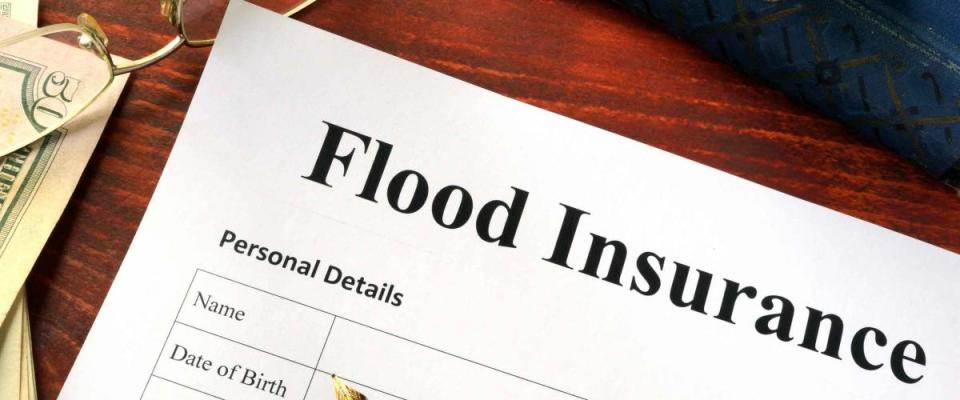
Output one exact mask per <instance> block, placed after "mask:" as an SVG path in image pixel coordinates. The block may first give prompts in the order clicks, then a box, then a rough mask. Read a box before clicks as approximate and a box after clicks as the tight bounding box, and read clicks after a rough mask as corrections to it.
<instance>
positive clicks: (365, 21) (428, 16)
mask: <svg viewBox="0 0 960 400" xmlns="http://www.w3.org/2000/svg"><path fill="white" fill-rule="evenodd" d="M40 7H41V10H40V11H41V13H40V15H41V21H40V22H41V24H51V23H57V22H67V21H72V20H73V19H74V18H75V16H76V15H77V14H78V13H80V12H88V13H90V14H93V15H95V16H96V17H97V18H98V20H99V21H100V23H101V25H103V28H104V30H105V31H106V32H107V33H108V35H109V36H110V38H111V41H112V42H111V43H112V44H111V49H112V51H113V52H114V53H116V54H120V55H123V56H126V57H137V56H141V55H144V54H147V53H149V52H151V51H152V50H154V49H156V48H158V47H159V46H161V45H162V44H163V43H165V42H166V41H167V40H169V38H170V37H171V36H172V35H173V30H172V28H170V27H169V26H167V25H166V23H165V21H164V20H163V18H162V17H160V15H159V7H158V5H157V2H156V1H137V2H131V1H120V0H113V1H94V0H42V1H41V4H40ZM298 19H300V20H301V21H305V22H307V23H309V24H311V25H314V26H317V27H320V28H323V29H327V30H330V31H332V32H335V33H338V34H340V35H343V36H345V37H347V38H350V39H353V40H356V41H359V42H361V43H364V44H367V45H369V46H372V47H375V48H378V49H381V50H384V51H386V52H389V53H391V54H395V55H397V56H399V57H402V58H405V59H407V60H411V61H413V62H416V63H419V64H422V65H425V66H428V67H430V68H433V69H436V70H439V71H442V72H444V73H447V74H449V75H452V76H454V77H457V78H460V79H463V80H465V81H467V82H471V83H474V84H477V85H479V86H482V87H485V88H488V89H491V90H493V91H496V92H499V93H502V94H504V95H507V96H510V97H513V98H516V99H519V100H521V101H524V102H527V103H530V104H533V105H536V106H539V107H542V108H545V109H548V110H551V111H554V112H557V113H560V114H564V115H567V116H570V117H573V118H575V119H578V120H581V121H585V122H587V123H589V124H592V125H596V126H599V127H602V128H605V129H608V130H611V131H613V132H617V133H619V134H622V135H624V136H628V137H631V138H634V139H636V140H639V141H642V142H644V143H648V144H650V145H653V146H656V147H659V148H662V149H665V150H668V151H670V152H673V153H676V154H679V155H681V156H684V157H687V158H690V159H693V160H696V161H698V162H701V163H703V164H706V165H709V166H712V167H715V168H718V169H721V170H724V171H727V172H729V173H732V174H735V175H738V176H741V177H744V178H746V179H749V180H752V181H755V182H759V183H761V184H763V185H766V186H769V187H772V188H774V189H777V190H780V191H783V192H786V193H789V194H792V195H794V196H797V197H800V198H802V199H805V200H809V201H811V202H814V203H817V204H820V205H823V206H826V207H829V208H832V209H835V210H838V211H840V212H843V213H846V214H849V215H853V216H855V217H858V218H861V219H864V220H867V221H870V222H873V223H875V224H878V225H881V226H884V227H887V228H890V229H893V230H896V231H899V232H902V233H904V234H906V235H909V236H912V237H915V238H918V239H920V240H924V241H927V242H930V243H933V244H935V245H938V246H942V247H945V248H947V249H950V250H953V251H960V199H958V197H957V195H956V193H954V192H952V191H951V190H949V189H948V188H946V187H945V186H943V185H941V184H940V183H938V182H936V181H934V180H933V179H931V178H929V177H927V176H925V175H924V174H923V172H922V171H920V170H919V169H918V168H916V167H914V166H912V165H911V164H909V163H907V162H905V161H903V160H902V159H900V158H898V157H897V156H895V155H893V154H892V153H889V152H887V151H885V150H882V149H879V148H876V147H872V146H870V145H866V144H863V143H861V142H859V141H858V140H857V139H855V138H854V136H853V135H852V133H851V132H850V131H848V130H847V129H845V128H844V127H842V126H841V125H839V124H838V123H836V122H834V121H831V120H829V119H826V118H824V117H821V116H818V115H817V114H816V113H815V112H813V111H812V110H810V109H809V108H807V107H804V106H801V105H798V104H796V103H793V102H791V101H789V100H788V99H786V98H785V97H784V96H782V95H780V94H779V93H777V92H776V91H774V90H771V89H768V88H766V87H764V86H763V85H761V84H758V83H755V82H753V81H752V80H750V79H749V78H747V77H745V76H744V75H742V74H740V73H738V72H736V71H735V70H733V69H732V68H730V67H728V66H726V65H724V64H721V63H719V62H717V61H714V60H712V59H710V58H709V57H708V56H707V55H706V54H705V53H704V52H702V51H700V50H698V49H696V48H694V47H693V46H691V45H688V44H686V43H684V42H682V41H680V40H677V39H675V38H673V37H671V36H669V35H667V34H665V33H663V32H661V31H660V30H658V29H657V28H656V27H655V26H651V25H649V24H646V23H644V22H643V21H639V20H637V19H636V18H635V17H634V16H632V15H631V14H629V13H627V12H624V11H623V10H621V9H619V8H617V7H615V6H613V5H610V4H608V3H607V2H605V1H603V0H597V1H574V0H555V1H547V0H540V1H530V0H472V1H452V0H447V1H437V0H431V1H426V0H423V1H350V0H320V1H319V2H318V4H317V5H315V6H313V7H312V8H310V9H308V10H307V11H306V12H305V13H304V14H303V15H302V16H300V17H298ZM207 54H208V52H207V51H206V50H197V49H183V50H181V51H179V52H177V53H176V54H175V55H174V56H172V57H171V58H170V59H168V60H165V61H163V62H161V63H160V64H158V65H156V66H154V67H151V68H149V69H146V70H143V71H139V72H137V73H135V74H134V76H133V77H132V79H131V80H130V82H129V84H128V86H127V88H126V92H125V95H124V96H123V98H121V100H120V103H119V105H118V106H117V109H116V111H115V112H114V114H113V117H112V119H111V121H110V123H109V124H108V126H107V128H106V131H105V132H104V136H103V139H102V140H101V142H100V145H99V147H98V148H97V150H96V153H95V154H94V156H93V159H92V161H91V162H90V165H89V166H88V167H87V170H86V172H85V174H84V176H83V178H82V180H81V182H80V185H79V187H78V188H77V191H76V194H75V195H74V196H73V199H72V200H71V202H70V204H69V206H68V207H67V210H66V213H65V214H64V216H63V218H62V220H61V221H60V223H59V225H58V226H57V228H56V230H55V231H54V233H53V236H52V237H51V238H50V240H49V243H48V244H47V246H46V248H45V249H44V251H43V254H42V255H41V256H40V259H39V261H38V263H37V266H36V268H35V269H34V272H33V274H32V275H31V276H30V279H29V282H28V285H29V300H30V305H31V307H32V310H31V311H32V319H33V320H32V322H33V340H34V345H35V348H34V351H35V356H36V360H37V381H38V384H39V388H40V398H41V399H53V398H56V396H57V394H58V393H59V391H60V388H61V386H62V384H63V381H64V379H65V378H66V375H67V373H68V372H69V370H70V367H71V365H72V364H73V361H74V359H75V358H76V356H77V352H78V351H79V350H80V346H81V345H82V343H83V340H84V338H85V337H86V335H87V332H88V331H89V329H90V326H91V324H92V323H93V320H94V317H95V316H96V314H97V310H98V309H99V307H100V305H101V304H102V302H103V300H104V297H105V295H106V293H107V290H108V288H109V287H110V283H111V281H112V280H113V277H114V275H115V274H116V272H117V269H118V267H119V266H120V263H121V261H122V259H123V256H124V253H125V252H126V250H127V247H128V246H129V245H130V241H131V240H132V238H133V235H134V232H135V231H136V229H137V226H138V224H139V222H140V219H141V217H142V216H143V213H144V210H145V209H146V207H147V203H148V202H149V200H150V196H151V194H152V193H153V189H154V185H155V184H156V183H157V180H158V178H159V177H160V173H161V170H162V169H163V166H164V163H165V161H166V159H167V155H168V154H169V152H170V149H171V147H172V145H173V143H174V140H175V139H176V136H177V131H178V130H179V128H180V124H181V122H182V121H183V117H184V115H185V113H186V111H187V106H188V105H189V103H190V100H191V98H192V96H193V92H194V88H195V87H196V84H197V80H198V79H199V76H200V73H201V71H202V69H203V64H204V62H205V60H206V58H207ZM704 199H705V201H709V193H705V194H704ZM904 268H911V266H908V265H905V266H904ZM143 295H144V296H149V295H151V294H150V293H144V294H143Z"/></svg>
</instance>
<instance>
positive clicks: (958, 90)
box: [614, 0, 960, 187]
mask: <svg viewBox="0 0 960 400" xmlns="http://www.w3.org/2000/svg"><path fill="white" fill-rule="evenodd" d="M614 1H617V2H618V3H621V4H623V5H625V6H627V7H628V8H630V9H632V10H633V11H635V12H637V13H638V14H640V15H643V16H644V17H646V18H648V19H651V20H654V21H656V22H658V23H660V24H661V25H663V26H664V27H666V28H667V29H669V30H670V31H672V32H674V33H676V34H678V35H680V36H682V37H684V38H686V39H689V40H691V41H693V42H696V43H697V44H698V45H700V46H701V47H703V48H705V49H707V50H708V51H709V52H711V53H712V54H714V55H715V56H716V57H719V58H720V59H723V60H725V61H727V62H729V63H731V64H734V65H736V66H737V67H739V68H740V69H742V70H744V71H746V72H747V73H750V74H752V75H754V76H756V77H759V78H761V79H763V80H765V81H767V82H769V83H770V84H772V85H773V86H775V87H777V88H779V89H780V90H782V91H784V92H786V93H787V94H789V95H790V96H792V97H794V98H796V99H798V100H801V101H803V102H806V103H809V104H812V105H813V106H815V107H817V108H818V109H819V110H820V111H821V112H823V113H824V114H827V115H830V116H833V117H836V118H838V119H840V120H842V121H843V122H845V123H846V124H847V125H849V126H851V127H853V128H854V129H855V130H856V131H857V132H859V133H860V135H861V136H863V137H864V138H866V139H868V140H870V141H874V142H878V143H880V144H882V145H883V146H886V147H888V148H890V149H892V150H893V151H896V152H897V153H899V154H901V155H902V156H904V157H907V158H909V159H910V160H911V161H913V162H914V163H916V164H918V165H920V166H921V167H923V168H924V169H925V170H927V171H928V172H929V173H930V174H931V175H933V176H935V177H937V178H939V179H942V180H944V181H946V182H947V184H949V185H951V186H954V187H960V0H912V1H907V0H882V1H880V0H877V1H866V0H614Z"/></svg>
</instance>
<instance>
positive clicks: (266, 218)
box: [60, 1, 960, 400]
mask: <svg viewBox="0 0 960 400" xmlns="http://www.w3.org/2000/svg"><path fill="white" fill-rule="evenodd" d="M251 27H256V29H251ZM958 284H960V256H958V255H957V254H954V253H951V252H948V251H945V250H943V249H939V248H937V247H934V246H931V245H929V244H927V243H923V242H920V241H917V240H914V239H911V238H908V237H905V236H903V235H900V234H897V233H895V232H892V231H890V230H887V229H884V228H880V227H877V226H875V225H871V224H869V223H866V222H863V221H860V220H857V219H854V218H851V217H849V216H846V215H843V214H840V213H837V212H834V211H831V210H828V209H825V208H823V207H820V206H817V205H814V204H811V203H808V202H806V201H803V200H799V199H796V198H793V197H790V196H788V195H785V194H782V193H779V192H776V191H774V190H770V189H768V188H764V187H762V186H759V185H756V184H754V183H751V182H748V181H745V180H742V179H739V178H737V177H734V176H731V175H729V174H726V173H723V172H720V171H717V170H714V169H711V168H708V167H705V166H703V165H700V164H697V163H695V162H692V161H689V160H686V159H683V158H681V157H678V156H675V155H672V154H669V153H666V152H663V151H661V150H657V149H655V148H652V147H649V146H646V145H644V144H641V143H637V142H635V141H632V140H630V139H627V138H624V137H621V136H618V135H616V134H613V133H609V132H605V131H603V130H601V129H598V128H594V127H591V126H589V125H586V124H583V123H580V122H577V121H574V120H571V119H569V118H566V117H563V116H559V115H556V114H553V113H550V112H547V111H544V110H540V109H537V108H535V107H533V106H530V105H527V104H523V103H520V102H518V101H514V100H511V99H508V98H506V97H503V96H501V95H498V94H496V93H492V92H490V91H487V90H484V89H481V88H478V87H475V86H472V85H470V84H467V83H464V82H461V81H458V80H456V79H453V78H450V77H448V76H445V75H443V74H440V73H437V72H434V71H431V70H429V69H427V68H424V67H421V66H418V65H415V64H412V63H409V62H406V61H403V60H400V59H398V58H396V57H393V56H391V55H388V54H385V53H382V52H379V51H377V50H373V49H371V48H368V47H366V46H363V45H360V44H357V43H354V42H351V41H349V40H346V39H344V38H341V37H338V36H336V35H333V34H331V33H328V32H324V31H322V30H319V29H315V28H313V27H310V26H308V25H305V24H302V23H300V22H297V21H293V20H289V19H285V18H283V17H281V16H279V15H276V14H273V13H270V12H268V11H265V10H262V9H260V8H257V7H255V6H252V5H249V4H247V3H243V2H237V1H235V2H233V3H232V4H231V6H230V8H229V11H228V14H227V16H226V18H225V20H224V23H223V26H222V28H221V31H220V34H219V37H218V39H217V44H216V46H215V47H214V49H213V52H212V54H211V57H210V60H209V63H208V65H207V67H206V70H205V71H204V74H203V78H202V80H201V82H200V84H199V87H198V88H197V92H196V95H195V96H194V99H193V104H192V105H191V106H190V111H189V113H188V115H187V117H186V120H185V121H184V124H183V128H182V130H181V132H180V135H179V137H178V138H177V143H176V145H175V147H174V149H173V151H172V154H171V156H170V159H169V161H168V163H167V165H166V168H165V170H164V172H163V176H162V178H161V179H160V183H159V185H158V187H157V190H156V192H155V194H154V196H153V199H152V201H151V204H150V206H149V208H148V210H147V212H146V215H145V216H144V219H143V221H142V223H141V225H140V229H139V231H138V232H137V235H136V237H135V239H134V241H133V243H132V245H131V246H130V249H129V252H128V254H127V257H126V259H125V260H124V262H123V265H122V266H121V268H120V271H119V273H118V274H117V277H116V281H115V283H114V284H113V287H112V288H111V290H110V293H109V295H108V296H107V299H106V301H105V303H104V304H103V307H102V309H101V311H100V314H99V316H98V317H97V320H96V323H95V324H94V326H93V328H92V330H91V332H90V334H89V336H88V337H87V339H86V343H85V344H84V346H83V350H82V351H81V353H80V355H79V357H78V359H77V361H76V364H75V365H74V368H73V371H72V372H71V374H70V377H69V379H68V380H67V382H66V384H65V386H64V388H63V391H62V393H61V395H60V398H62V399H137V398H141V399H217V398H221V399H333V398H334V392H333V384H332V380H331V378H330V376H331V375H332V374H336V375H337V376H338V377H340V378H342V379H343V380H344V381H345V382H347V383H348V384H350V385H351V386H353V387H354V388H356V389H357V390H359V391H361V392H363V394H364V395H366V396H367V398H368V399H506V398H509V399H558V400H561V399H690V400H694V399H696V400H701V399H925V400H933V399H953V398H956V397H957V394H958V393H960V378H958V377H960V340H958V339H957V338H958V334H960V318H958V317H957V315H958V313H957V311H956V307H957V305H958V304H960V292H958V287H960V286H958Z"/></svg>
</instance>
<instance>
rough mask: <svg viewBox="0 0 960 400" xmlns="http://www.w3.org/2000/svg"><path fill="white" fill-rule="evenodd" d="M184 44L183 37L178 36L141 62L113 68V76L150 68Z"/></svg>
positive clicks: (134, 61)
mask: <svg viewBox="0 0 960 400" xmlns="http://www.w3.org/2000/svg"><path fill="white" fill-rule="evenodd" d="M184 42H185V40H183V37H182V36H177V37H175V38H173V40H171V41H170V42H169V43H167V44H166V45H164V46H163V47H161V48H160V50H157V51H155V52H153V54H150V55H148V56H146V57H143V58H141V59H139V60H133V61H130V62H127V63H123V64H121V65H118V66H115V67H114V68H113V74H114V75H122V74H127V73H130V72H133V71H136V70H138V69H143V68H146V67H149V66H151V65H153V64H154V63H156V62H157V61H160V60H162V59H164V58H166V57H167V56H169V55H170V54H171V53H173V52H174V51H176V50H177V49H179V48H180V46H183V44H184Z"/></svg>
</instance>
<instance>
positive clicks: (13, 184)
mask: <svg viewBox="0 0 960 400" xmlns="http://www.w3.org/2000/svg"><path fill="white" fill-rule="evenodd" d="M26 2H29V0H28V1H26ZM3 3H4V2H3V1H2V0H0V5H2V4H3ZM19 3H20V0H18V1H17V4H19ZM29 28H30V27H29V26H27V25H23V24H21V23H18V22H16V21H13V20H11V19H9V18H0V37H9V36H12V35H14V34H16V33H20V32H23V31H25V30H27V29H29ZM65 49H67V48H66V46H64V45H62V44H60V43H57V42H54V41H45V40H37V41H34V42H33V43H31V46H29V48H26V49H23V48H21V49H20V50H18V51H17V54H15V55H14V54H10V53H9V52H7V53H5V52H4V49H0V97H2V99H3V101H0V140H3V136H4V133H3V132H2V129H3V127H4V126H11V125H12V124H15V123H16V122H17V121H18V120H23V119H26V120H28V121H30V122H31V123H34V124H35V123H36V122H35V121H34V119H35V118H36V115H35V110H36V109H37V108H39V107H38V105H42V104H47V105H51V106H56V105H57V104H54V103H58V102H66V101H69V96H65V93H66V91H71V92H74V91H75V92H77V93H82V91H83V90H87V89H88V86H90V85H85V82H84V81H83V80H82V79H79V78H77V77H82V76H84V68H90V66H87V65H77V63H75V62H73V60H72V59H71V57H70V55H69V53H65V51H66V50H65ZM77 51H78V52H79V50H77ZM51 53H62V54H64V56H63V57H59V58H58V59H57V60H56V65H53V64H52V63H51V62H49V60H51V59H50V58H49V55H50V54H51ZM37 60H48V61H45V62H40V61H37ZM65 71H69V72H65ZM125 83H126V76H120V77H117V79H115V80H114V82H113V83H112V84H111V85H110V87H109V88H107V90H106V91H105V92H104V93H103V95H101V96H100V97H99V98H97V100H96V101H95V102H94V103H93V104H91V105H90V107H89V108H87V109H86V110H85V111H84V112H83V113H81V114H80V115H78V116H77V117H76V118H74V119H73V120H71V121H70V122H69V123H68V124H67V125H65V126H64V127H63V128H62V129H60V130H59V131H56V132H54V133H52V134H50V135H47V136H45V137H42V138H41V139H39V140H37V141H36V142H34V143H30V144H28V145H27V146H25V147H23V148H21V149H19V150H17V151H15V152H13V153H11V154H8V155H6V156H3V157H0V320H3V319H5V318H6V315H7V313H8V312H9V311H10V307H11V305H12V304H13V302H14V299H15V298H16V296H17V293H18V292H19V291H20V288H21V286H22V285H23V282H24V280H25V279H26V277H27V274H28V273H29V272H30V269H31V267H32V266H33V264H34V262H36V258H37V256H38V255H39V253H40V250H41V249H42V248H43V246H44V243H45V242H46V240H47V238H48V237H49V235H50V232H51V231H52V230H53V227H54V225H55V224H56V222H57V220H58V219H59V218H60V215H61V213H62V212H63V209H64V207H65V206H66V204H67V201H68V200H69V199H70V195H71V194H72V193H73V190H74V188H75V187H76V185H77V181H78V180H79V179H80V174H81V173H82V172H83V169H84V166H86V164H87V161H88V160H89V159H90V155H91V154H92V153H93V150H94V148H95V147H96V144H97V141H98V140H99V138H100V134H101V133H102V131H103V128H104V126H105V125H106V122H107V118H108V117H109V116H110V112H111V110H112V109H113V106H114V105H115V104H116V101H117V98H118V97H119V96H120V93H121V91H122V90H123V86H124V84H125ZM90 89H91V90H98V89H99V88H90ZM9 99H15V101H12V102H11V101H7V100H9ZM16 100H19V101H16ZM60 105H61V106H69V104H60ZM8 135H9V134H8Z"/></svg>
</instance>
